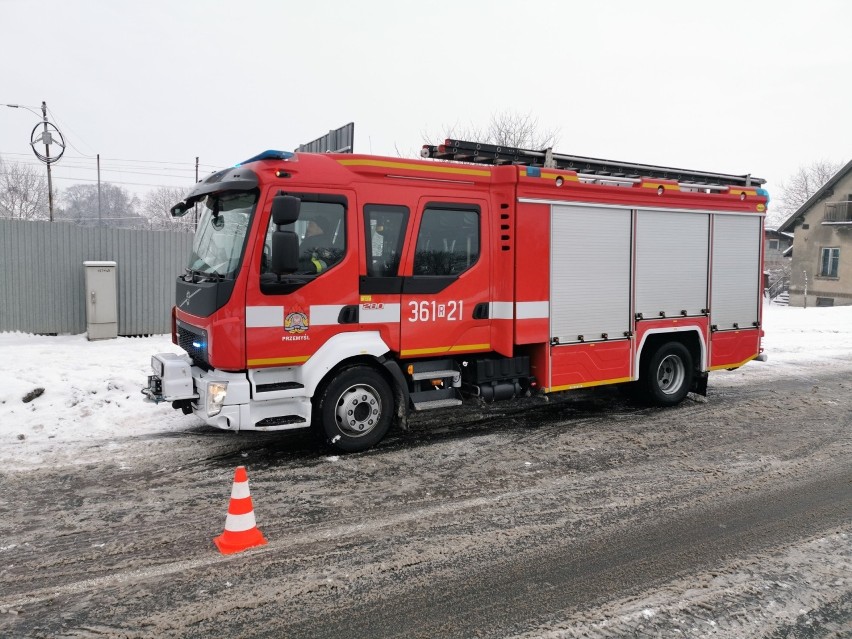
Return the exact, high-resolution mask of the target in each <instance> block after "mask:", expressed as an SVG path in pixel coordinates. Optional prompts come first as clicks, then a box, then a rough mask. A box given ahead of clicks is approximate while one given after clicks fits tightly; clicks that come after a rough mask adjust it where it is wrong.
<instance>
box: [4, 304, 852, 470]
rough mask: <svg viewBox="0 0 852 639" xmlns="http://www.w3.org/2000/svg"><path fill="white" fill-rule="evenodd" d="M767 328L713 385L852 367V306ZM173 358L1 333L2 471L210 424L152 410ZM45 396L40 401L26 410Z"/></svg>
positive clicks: (125, 345) (768, 321)
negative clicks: (153, 365) (802, 369)
mask: <svg viewBox="0 0 852 639" xmlns="http://www.w3.org/2000/svg"><path fill="white" fill-rule="evenodd" d="M764 328H765V331H766V337H765V339H764V342H763V345H764V348H765V349H766V352H767V354H768V356H769V360H768V361H767V362H765V363H759V362H757V363H751V364H749V365H747V366H745V367H743V368H741V369H739V370H737V371H733V372H724V371H723V372H721V373H714V374H713V375H711V385H712V384H713V383H721V384H722V385H728V384H741V383H746V384H747V383H748V382H749V379H753V378H754V377H755V376H779V377H780V376H786V375H794V374H795V372H794V369H795V368H796V367H797V366H798V365H800V364H804V363H810V362H813V361H818V360H824V361H826V364H827V365H831V366H836V365H837V363H838V362H840V363H848V364H849V366H850V368H852V306H847V307H834V308H809V309H802V308H793V307H783V306H774V305H767V306H765V307H764ZM163 351H171V352H176V353H177V352H180V349H178V348H177V346H175V345H173V344H172V343H171V339H170V336H167V335H161V336H155V337H148V338H124V337H120V338H117V339H114V340H103V341H95V342H90V341H88V340H87V339H86V336H85V335H60V336H55V337H49V336H39V335H28V334H24V333H0V379H2V382H3V383H2V385H0V463H2V464H3V465H4V466H5V467H6V468H19V467H26V466H33V465H40V464H42V463H44V462H46V461H47V460H48V459H49V460H50V463H56V462H58V461H59V460H60V459H63V458H64V459H65V460H66V461H72V460H77V461H81V462H85V461H90V459H87V456H85V455H80V451H81V450H83V449H91V448H93V447H95V446H103V447H106V448H107V449H109V448H110V447H118V442H120V441H121V440H123V439H125V438H127V437H133V436H136V435H140V434H145V433H152V432H157V431H164V430H178V429H186V428H187V427H188V426H189V425H199V424H201V423H202V422H201V421H200V420H199V419H197V418H195V417H193V416H186V415H183V413H181V412H180V411H175V410H173V409H172V408H171V406H170V405H169V404H161V405H159V406H154V405H153V404H151V403H148V402H144V401H143V399H142V395H141V393H140V389H141V388H142V386H144V385H145V383H146V380H147V376H148V374H149V372H150V360H151V355H152V354H154V353H158V352H163ZM39 388H41V389H43V393H42V394H41V395H40V396H38V397H35V398H34V399H32V400H31V401H28V402H24V401H23V400H24V398H25V396H27V395H28V394H29V393H31V392H32V391H35V390H36V389H39ZM102 452H103V451H101V454H102Z"/></svg>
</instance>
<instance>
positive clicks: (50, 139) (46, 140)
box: [0, 100, 65, 222]
mask: <svg viewBox="0 0 852 639" xmlns="http://www.w3.org/2000/svg"><path fill="white" fill-rule="evenodd" d="M0 106H7V107H10V108H12V109H26V110H27V111H29V112H30V113H32V114H33V115H35V116H36V117H38V112H36V111H34V110H33V109H31V108H30V107H28V106H24V105H23V104H3V105H0ZM39 126H43V127H44V130H43V131H42V132H41V135H38V136H37V135H36V132H37V131H38V128H39ZM50 129H53V131H54V132H55V133H56V137H54V134H53V133H51V131H50ZM39 142H40V143H42V144H44V155H42V154H41V153H40V152H39V151H38V149H37V148H36V145H37V144H38V143H39ZM51 144H57V145H58V146H59V155H55V156H53V157H50V145H51ZM30 147H31V148H32V150H33V153H35V156H36V157H37V158H38V159H39V160H41V161H42V162H44V163H45V164H46V165H47V201H48V208H49V210H50V221H51V222H53V176H52V175H51V173H50V165H51V164H53V163H54V162H58V161H59V158H61V157H62V156H63V154H64V153H65V138H64V137H63V136H62V132H61V131H60V130H59V129H57V128H56V125H55V124H53V123H51V122H49V121H48V119H47V102H45V101H43V100H42V103H41V124H36V125H35V126H34V127H33V130H32V133H30Z"/></svg>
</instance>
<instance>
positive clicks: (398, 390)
mask: <svg viewBox="0 0 852 639" xmlns="http://www.w3.org/2000/svg"><path fill="white" fill-rule="evenodd" d="M379 361H381V362H382V364H383V365H384V367H385V370H387V371H388V373H390V376H391V377H392V378H393V385H392V387H391V390H393V395H394V401H396V407H397V408H396V424H397V426H399V428H400V429H401V430H408V385H407V384H406V383H405V377H403V375H402V369H401V368H400V367H399V364H397V363H396V362H395V361H394V360H392V359H385V360H382V359H380V360H379Z"/></svg>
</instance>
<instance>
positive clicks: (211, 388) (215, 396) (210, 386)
mask: <svg viewBox="0 0 852 639" xmlns="http://www.w3.org/2000/svg"><path fill="white" fill-rule="evenodd" d="M227 394H228V382H207V416H208V417H213V416H214V415H218V414H219V413H220V412H222V404H224V403H225V395H227Z"/></svg>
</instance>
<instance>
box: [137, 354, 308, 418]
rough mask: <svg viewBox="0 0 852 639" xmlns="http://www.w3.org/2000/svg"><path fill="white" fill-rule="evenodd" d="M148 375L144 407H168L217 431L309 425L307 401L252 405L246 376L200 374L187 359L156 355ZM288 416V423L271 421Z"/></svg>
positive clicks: (292, 399) (282, 400)
mask: <svg viewBox="0 0 852 639" xmlns="http://www.w3.org/2000/svg"><path fill="white" fill-rule="evenodd" d="M151 368H152V369H153V372H154V374H153V375H149V376H148V386H147V387H146V388H143V389H142V394H143V395H144V396H145V399H146V401H150V402H154V403H156V404H159V403H161V402H171V403H172V406H173V407H174V408H179V409H182V410H184V412H186V413H189V412H192V413H193V414H195V415H196V416H198V417H199V418H201V419H202V420H204V422H205V423H207V424H209V425H210V426H214V427H216V428H221V429H223V430H234V431H238V430H263V431H272V430H289V429H292V428H301V427H305V426H309V425H310V411H311V401H310V398H309V397H305V396H299V397H288V398H276V400H274V401H256V400H255V401H253V400H252V393H251V382H250V381H249V379H248V377H247V375H246V373H230V372H227V371H220V370H215V369H214V370H205V369H202V368H199V367H198V366H193V365H192V362H191V361H190V359H189V357H188V356H187V355H177V354H174V353H158V354H157V355H154V356H153V357H152V358H151ZM282 414H283V415H289V416H290V418H289V419H288V418H280V417H276V416H279V415H282Z"/></svg>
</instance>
